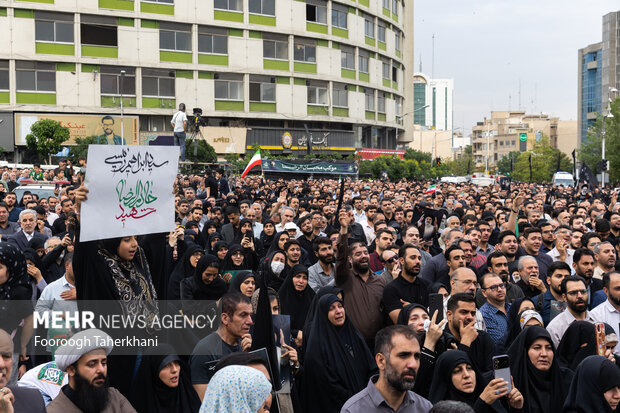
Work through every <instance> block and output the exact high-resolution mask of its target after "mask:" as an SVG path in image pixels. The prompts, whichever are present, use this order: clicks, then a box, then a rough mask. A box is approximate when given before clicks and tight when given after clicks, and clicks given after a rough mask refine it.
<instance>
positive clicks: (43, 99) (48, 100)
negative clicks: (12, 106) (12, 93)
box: [16, 92, 56, 105]
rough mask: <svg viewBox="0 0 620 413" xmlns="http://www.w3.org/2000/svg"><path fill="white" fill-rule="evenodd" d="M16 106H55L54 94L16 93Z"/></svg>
mask: <svg viewBox="0 0 620 413" xmlns="http://www.w3.org/2000/svg"><path fill="white" fill-rule="evenodd" d="M16 95H17V96H16V98H17V104H18V105H19V104H24V105H55V104H56V94H55V93H40V92H34V93H27V92H17V94H16Z"/></svg>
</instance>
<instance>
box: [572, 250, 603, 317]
mask: <svg viewBox="0 0 620 413" xmlns="http://www.w3.org/2000/svg"><path fill="white" fill-rule="evenodd" d="M594 265H595V264H594V253H593V252H592V251H590V250H589V249H586V248H579V249H578V250H576V251H575V254H574V256H573V269H574V270H575V274H576V275H578V276H580V277H582V278H583V280H584V282H585V283H586V289H587V290H588V296H587V297H586V298H587V299H586V302H587V303H588V308H589V309H590V310H591V309H593V308H594V302H593V296H594V293H596V292H597V291H599V290H602V289H603V282H602V281H601V280H599V279H596V278H592V277H593V276H594ZM599 303H600V301H599Z"/></svg>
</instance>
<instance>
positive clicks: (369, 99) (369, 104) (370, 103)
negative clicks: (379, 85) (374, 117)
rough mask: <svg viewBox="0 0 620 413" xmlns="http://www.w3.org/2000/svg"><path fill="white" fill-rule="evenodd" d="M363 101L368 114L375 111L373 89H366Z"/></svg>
mask: <svg viewBox="0 0 620 413" xmlns="http://www.w3.org/2000/svg"><path fill="white" fill-rule="evenodd" d="M364 99H365V102H366V110H367V111H370V112H374V111H375V91H374V89H366V90H365V92H364Z"/></svg>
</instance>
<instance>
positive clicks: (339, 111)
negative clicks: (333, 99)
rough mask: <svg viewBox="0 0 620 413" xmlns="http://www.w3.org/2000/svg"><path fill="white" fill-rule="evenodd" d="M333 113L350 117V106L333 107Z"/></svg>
mask: <svg viewBox="0 0 620 413" xmlns="http://www.w3.org/2000/svg"><path fill="white" fill-rule="evenodd" d="M332 115H334V116H340V117H343V118H348V117H349V109H348V108H332Z"/></svg>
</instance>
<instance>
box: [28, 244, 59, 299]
mask: <svg viewBox="0 0 620 413" xmlns="http://www.w3.org/2000/svg"><path fill="white" fill-rule="evenodd" d="M22 253H23V254H24V258H25V259H26V272H27V273H28V275H29V276H30V277H32V282H33V284H34V285H35V286H36V288H37V297H39V296H40V295H41V293H42V292H43V289H44V288H45V287H47V284H48V280H49V282H50V283H51V282H52V280H51V279H50V277H49V275H48V274H47V271H46V270H45V268H44V266H43V261H42V260H41V257H39V254H37V252H36V251H35V250H34V249H32V248H24V249H23V250H22Z"/></svg>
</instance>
